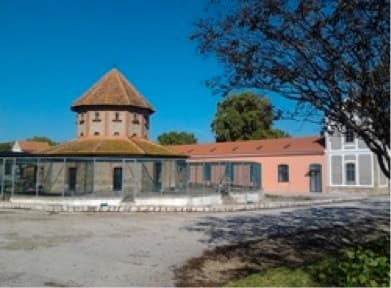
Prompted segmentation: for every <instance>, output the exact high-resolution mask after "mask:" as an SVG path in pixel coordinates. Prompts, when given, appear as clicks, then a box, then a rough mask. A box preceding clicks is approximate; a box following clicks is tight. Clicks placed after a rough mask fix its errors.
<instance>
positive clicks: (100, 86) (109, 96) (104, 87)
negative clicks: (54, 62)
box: [71, 68, 155, 139]
mask: <svg viewBox="0 0 391 288" xmlns="http://www.w3.org/2000/svg"><path fill="white" fill-rule="evenodd" d="M71 110H72V111H75V112H76V113H77V119H76V131H77V137H78V138H83V137H98V136H101V137H102V136H103V137H116V136H120V137H132V136H137V137H140V138H144V139H148V135H149V123H150V122H149V116H150V115H151V114H152V113H153V112H154V111H155V110H154V109H153V107H152V106H151V105H150V104H149V103H148V102H147V100H146V99H145V98H144V97H143V96H142V95H141V94H140V93H139V92H138V91H137V90H136V89H135V87H134V86H133V85H132V84H131V83H130V82H129V81H128V80H127V79H126V78H125V77H124V76H123V75H122V74H121V73H120V72H119V71H118V70H117V69H115V68H114V69H112V70H110V71H109V72H107V73H106V74H105V75H104V76H103V77H102V78H101V79H100V80H99V81H98V82H97V83H95V84H94V85H93V86H92V87H91V88H90V89H89V90H88V91H87V92H86V93H84V94H83V95H82V96H81V97H80V98H79V99H78V100H76V101H75V102H74V103H73V104H72V106H71Z"/></svg>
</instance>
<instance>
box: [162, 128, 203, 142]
mask: <svg viewBox="0 0 391 288" xmlns="http://www.w3.org/2000/svg"><path fill="white" fill-rule="evenodd" d="M157 140H158V142H159V143H160V144H162V145H181V144H194V143H197V138H196V137H195V136H194V134H193V133H188V132H175V131H171V132H166V133H163V134H160V135H159V136H158V137H157Z"/></svg>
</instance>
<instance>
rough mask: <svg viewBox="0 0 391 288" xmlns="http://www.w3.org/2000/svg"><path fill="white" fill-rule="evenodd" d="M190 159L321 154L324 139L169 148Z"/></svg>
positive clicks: (224, 143) (262, 141)
mask: <svg viewBox="0 0 391 288" xmlns="http://www.w3.org/2000/svg"><path fill="white" fill-rule="evenodd" d="M169 147H170V148H173V149H175V150H176V151H178V152H181V153H184V154H187V155H189V156H191V157H192V158H202V157H206V158H210V157H222V156H278V155H281V156H282V155H303V154H311V155H312V154H323V153H324V149H325V146H324V138H323V137H319V136H314V137H300V138H279V139H265V140H250V141H237V142H220V143H208V144H189V145H173V146H169Z"/></svg>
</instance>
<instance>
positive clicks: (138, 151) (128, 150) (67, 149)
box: [42, 137, 186, 157]
mask: <svg viewBox="0 0 391 288" xmlns="http://www.w3.org/2000/svg"><path fill="white" fill-rule="evenodd" d="M42 153H43V154H58V155H138V156H171V157H174V156H178V157H185V156H186V155H184V154H183V153H180V152H177V151H175V150H173V149H170V148H169V147H166V146H162V145H159V144H156V143H153V142H150V141H148V140H146V139H142V138H138V137H130V138H127V137H82V138H78V139H76V140H73V141H69V142H66V143H63V144H60V145H56V146H53V147H51V148H50V149H47V150H46V151H43V152H42Z"/></svg>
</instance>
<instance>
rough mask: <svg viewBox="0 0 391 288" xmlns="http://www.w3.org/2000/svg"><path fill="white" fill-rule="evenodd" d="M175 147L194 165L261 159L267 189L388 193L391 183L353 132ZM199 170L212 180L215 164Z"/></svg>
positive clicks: (262, 180) (195, 173)
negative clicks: (211, 172)
mask: <svg viewBox="0 0 391 288" xmlns="http://www.w3.org/2000/svg"><path fill="white" fill-rule="evenodd" d="M170 148H173V149H175V150H176V151H178V152H180V153H184V154H187V155H189V156H190V158H189V159H188V160H187V161H188V162H190V163H218V162H222V161H232V162H234V163H235V162H239V163H240V162H244V161H246V162H254V163H258V164H260V167H261V168H260V176H259V177H260V185H261V189H262V191H264V192H270V193H275V192H277V193H279V192H282V193H306V192H316V193H320V192H323V193H329V192H335V193H341V192H349V193H386V192H387V191H388V187H389V181H388V179H387V177H385V175H384V174H383V173H382V171H381V170H380V168H379V165H378V162H377V159H376V157H375V155H374V154H373V153H372V152H371V151H370V150H369V149H368V148H367V147H366V145H365V143H364V142H363V141H362V140H360V139H358V138H357V137H355V135H354V134H352V133H350V132H349V131H347V133H344V134H342V133H334V134H327V135H326V136H325V137H320V136H313V137H301V138H280V139H267V140H251V141H237V142H221V143H208V144H189V145H174V146H170ZM199 169H203V172H202V173H201V172H199V171H197V170H196V168H195V167H194V166H192V171H190V179H192V181H206V180H208V179H207V178H208V177H207V176H208V175H209V173H210V172H209V171H208V170H209V169H210V168H209V165H205V164H204V165H203V168H199ZM200 175H201V176H200ZM231 180H233V181H235V179H231ZM236 181H240V180H238V179H236Z"/></svg>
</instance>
